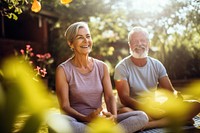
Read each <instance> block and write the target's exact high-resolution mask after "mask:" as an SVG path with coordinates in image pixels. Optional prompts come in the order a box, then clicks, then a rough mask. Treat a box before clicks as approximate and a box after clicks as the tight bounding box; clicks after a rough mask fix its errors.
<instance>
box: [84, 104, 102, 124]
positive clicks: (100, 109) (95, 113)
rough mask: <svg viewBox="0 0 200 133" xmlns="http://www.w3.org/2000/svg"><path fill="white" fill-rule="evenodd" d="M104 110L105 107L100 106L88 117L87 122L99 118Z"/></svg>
mask: <svg viewBox="0 0 200 133" xmlns="http://www.w3.org/2000/svg"><path fill="white" fill-rule="evenodd" d="M102 110H103V108H102V107H100V108H97V109H96V110H94V111H93V112H92V113H90V114H89V115H88V116H87V118H86V120H87V122H91V121H92V120H93V119H95V118H97V117H98V116H99V114H100V112H101V111H102Z"/></svg>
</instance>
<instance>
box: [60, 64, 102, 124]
mask: <svg viewBox="0 0 200 133" xmlns="http://www.w3.org/2000/svg"><path fill="white" fill-rule="evenodd" d="M66 79H67V78H66V75H65V72H64V70H63V68H62V67H58V68H57V69H56V94H57V97H58V101H59V104H60V107H61V109H62V110H63V111H64V112H65V113H66V114H67V115H69V116H72V117H74V118H75V119H77V120H79V121H84V122H90V121H91V119H92V117H94V116H95V115H96V113H98V112H93V114H90V115H89V116H86V115H83V114H81V113H79V112H77V111H76V110H74V109H73V108H72V107H71V106H70V102H69V84H68V82H67V80H66Z"/></svg>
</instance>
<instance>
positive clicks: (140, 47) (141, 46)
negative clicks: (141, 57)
mask: <svg viewBox="0 0 200 133" xmlns="http://www.w3.org/2000/svg"><path fill="white" fill-rule="evenodd" d="M135 49H146V47H145V46H143V45H138V46H136V47H135V48H134V50H135Z"/></svg>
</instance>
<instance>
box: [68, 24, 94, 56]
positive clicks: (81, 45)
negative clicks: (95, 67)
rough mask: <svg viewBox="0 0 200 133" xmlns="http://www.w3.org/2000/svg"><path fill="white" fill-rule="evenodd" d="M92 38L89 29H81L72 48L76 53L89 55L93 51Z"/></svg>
mask: <svg viewBox="0 0 200 133" xmlns="http://www.w3.org/2000/svg"><path fill="white" fill-rule="evenodd" d="M92 45H93V42H92V37H91V35H90V31H89V29H88V28H85V27H82V28H79V30H78V32H77V35H76V36H75V39H74V41H73V43H72V48H73V49H74V52H75V53H78V54H89V53H90V52H91V50H92Z"/></svg>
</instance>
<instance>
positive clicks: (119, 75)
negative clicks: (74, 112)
mask: <svg viewBox="0 0 200 133" xmlns="http://www.w3.org/2000/svg"><path fill="white" fill-rule="evenodd" d="M114 80H127V71H126V69H125V66H124V65H122V64H119V65H117V66H116V67H115V72H114Z"/></svg>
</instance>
